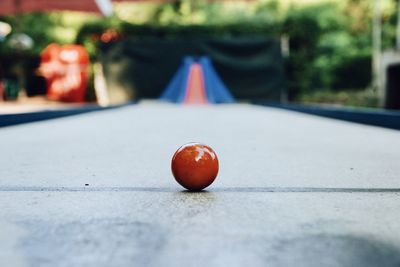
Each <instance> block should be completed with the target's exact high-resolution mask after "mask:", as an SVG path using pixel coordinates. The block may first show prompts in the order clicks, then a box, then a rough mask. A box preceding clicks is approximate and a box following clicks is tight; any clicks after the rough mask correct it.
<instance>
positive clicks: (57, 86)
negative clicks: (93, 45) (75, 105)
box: [40, 44, 90, 102]
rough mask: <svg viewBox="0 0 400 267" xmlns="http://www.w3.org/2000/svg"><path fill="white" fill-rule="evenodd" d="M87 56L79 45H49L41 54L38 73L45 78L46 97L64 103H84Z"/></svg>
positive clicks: (86, 82)
mask: <svg viewBox="0 0 400 267" xmlns="http://www.w3.org/2000/svg"><path fill="white" fill-rule="evenodd" d="M89 63H90V61H89V55H88V53H87V51H86V49H85V48H84V47H83V46H81V45H63V46H60V45H57V44H50V45H49V46H47V47H46V48H45V49H44V50H43V52H42V54H41V65H40V71H41V73H42V74H43V76H44V77H45V78H46V84H47V97H48V98H49V99H51V100H56V101H64V102H84V101H85V94H86V88H87V84H88V76H89V75H88V67H89Z"/></svg>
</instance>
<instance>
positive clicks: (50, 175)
mask: <svg viewBox="0 0 400 267" xmlns="http://www.w3.org/2000/svg"><path fill="white" fill-rule="evenodd" d="M399 137H400V133H399V132H397V131H393V130H388V129H382V128H376V127H370V126H364V125H358V124H352V123H347V122H342V121H336V120H331V119H324V118H320V117H314V116H309V115H303V114H298V113H293V112H290V111H283V110H276V109H271V108H263V107H255V106H251V105H246V104H233V105H221V106H187V107H182V106H176V105H170V104H160V103H153V102H143V103H140V104H138V105H133V106H127V107H122V108H120V109H115V110H110V111H105V112H101V113H92V114H85V115H80V116H76V117H69V118H63V119H58V120H51V121H44V122H38V123H32V124H26V125H19V126H13V127H8V128H3V129H2V130H1V131H0V146H1V147H2V151H3V153H0V160H1V162H3V164H2V168H0V177H1V179H0V226H1V227H0V237H1V239H2V240H3V241H4V242H1V244H0V251H2V253H1V256H0V265H1V266H6V265H9V266H126V265H132V264H134V265H135V266H160V265H162V266H180V264H181V263H182V262H184V263H185V265H187V266H204V265H207V266H225V265H231V266H243V265H245V264H247V265H252V266H265V265H268V266H290V265H296V266H398V265H399V264H400V257H399V256H398V255H400V253H399V251H400V250H399V247H400V238H399V237H398V236H397V235H396V234H395V233H398V232H400V229H399V228H400V225H399V224H398V223H397V221H398V218H399V216H400V204H399V203H400V202H399V196H400V195H399V188H400V180H399V179H398V173H400V165H399V164H398V158H400V150H399V149H398V147H400V138H399ZM187 142H202V143H206V144H209V145H210V146H211V147H212V148H213V149H214V150H215V152H216V153H217V155H218V159H219V164H220V171H219V174H218V177H217V178H216V180H215V181H214V183H213V184H212V185H210V186H209V187H208V188H207V189H206V190H207V191H203V192H196V193H191V192H187V191H183V188H182V187H181V186H180V185H179V184H177V183H176V182H175V180H174V178H173V176H172V173H171V158H172V155H173V153H174V152H175V151H176V149H177V148H178V147H179V146H180V145H182V144H184V143H187ZM5 263H7V264H6V265H5ZM329 264H330V265H329Z"/></svg>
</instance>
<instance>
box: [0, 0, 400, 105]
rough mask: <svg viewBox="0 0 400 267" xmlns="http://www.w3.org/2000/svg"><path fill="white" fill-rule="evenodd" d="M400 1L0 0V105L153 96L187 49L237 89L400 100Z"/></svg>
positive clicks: (287, 97)
mask: <svg viewBox="0 0 400 267" xmlns="http://www.w3.org/2000/svg"><path fill="white" fill-rule="evenodd" d="M52 2H53V3H52ZM399 5H400V4H399V1H398V0H236V1H223V0H220V1H217V0H214V1H211V0H174V1H173V0H171V1H150V0H147V1H121V0H119V1H112V2H110V1H100V0H98V1H94V0H93V1H90V0H80V1H73V0H70V1H69V3H57V2H54V1H43V0H41V1H33V0H3V1H0V81H1V82H0V96H1V97H0V99H1V100H0V101H2V102H1V103H0V106H3V107H7V108H10V107H15V106H18V107H19V108H20V109H21V107H32V106H35V108H36V107H40V106H43V105H45V106H46V107H49V106H53V105H54V106H58V105H64V103H91V104H96V103H97V104H99V105H101V106H107V105H113V104H119V103H124V102H128V101H136V100H140V99H148V98H150V99H151V98H158V97H159V96H160V95H161V94H162V92H163V90H164V89H165V88H166V86H167V85H168V83H169V82H170V80H171V79H172V77H173V75H174V74H175V73H176V71H177V70H178V68H179V66H180V64H181V62H182V60H183V58H184V57H185V56H188V55H194V56H202V55H207V56H209V57H210V58H211V60H212V62H213V64H214V66H215V70H216V72H217V73H218V75H219V76H220V78H221V79H222V81H223V82H224V83H225V85H226V86H227V88H229V90H230V92H231V93H232V95H233V96H234V98H235V99H236V100H238V101H244V102H247V101H266V102H277V103H304V104H326V105H335V106H358V107H373V108H389V109H400V27H399V14H400V7H399ZM60 88H61V89H60ZM22 109H23V110H25V109H24V108H22ZM4 110H5V109H1V110H0V111H4Z"/></svg>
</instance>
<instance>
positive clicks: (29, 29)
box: [0, 0, 398, 100]
mask: <svg viewBox="0 0 400 267" xmlns="http://www.w3.org/2000/svg"><path fill="white" fill-rule="evenodd" d="M299 2H300V1H292V3H294V4H293V5H289V4H287V1H284V0H257V1H227V2H225V1H211V2H210V1H208V0H196V1H193V0H175V1H166V2H165V3H163V4H160V3H151V2H146V3H138V4H132V3H129V4H127V3H121V4H118V6H117V8H116V14H115V15H114V16H113V17H111V18H101V17H93V16H86V15H79V16H76V14H75V13H50V14H47V13H46V14H40V13H34V14H26V15H23V16H20V17H18V18H17V17H15V16H6V17H3V18H1V20H3V21H7V22H9V23H11V24H12V25H13V26H15V25H16V24H17V19H19V21H20V25H21V27H20V29H21V31H22V32H24V33H26V34H28V35H29V36H31V37H32V39H33V40H34V42H35V46H34V47H33V49H32V50H31V51H27V52H26V53H28V54H31V55H35V54H36V55H37V54H38V53H39V52H40V51H41V50H42V49H43V48H44V47H45V46H46V45H48V44H49V43H50V42H57V43H70V42H77V43H81V44H84V45H85V47H86V48H87V49H88V51H89V53H90V54H91V56H92V58H95V57H96V56H98V53H97V51H98V50H97V47H98V45H99V44H100V40H101V35H102V34H103V33H104V32H106V31H109V30H112V31H114V32H117V33H118V36H117V37H118V38H119V37H122V38H123V37H126V36H131V37H134V38H152V37H157V38H175V37H204V36H207V37H210V36H211V37H233V36H243V35H246V36H249V35H250V36H252V35H254V36H259V35H262V36H265V35H274V36H280V35H285V36H288V37H289V40H290V55H289V57H288V58H287V66H286V67H287V68H286V69H287V78H288V83H287V86H288V89H289V95H290V97H291V99H293V100H301V99H303V98H302V96H304V95H313V94H314V93H315V94H316V93H317V92H318V91H322V92H327V91H328V92H335V91H339V92H341V90H342V89H352V88H359V89H363V88H367V87H368V86H369V83H370V80H371V67H370V66H371V45H372V42H371V31H372V28H371V27H372V25H371V22H372V13H373V12H372V11H373V6H372V4H373V1H366V0H329V1H328V0H320V1H314V2H313V3H314V4H307V5H305V4H304V5H303V4H298V3H299ZM308 2H310V1H308ZM381 3H382V7H383V16H382V25H383V33H382V36H383V39H382V44H383V47H384V48H391V47H393V46H394V43H395V33H396V31H395V29H396V23H397V14H396V8H397V6H396V5H397V3H398V0H382V1H381ZM14 29H15V27H14ZM14 52H15V51H14V50H13V48H11V47H9V46H8V45H7V40H6V41H5V42H1V43H0V57H1V55H5V54H7V55H8V57H9V55H11V54H12V53H14Z"/></svg>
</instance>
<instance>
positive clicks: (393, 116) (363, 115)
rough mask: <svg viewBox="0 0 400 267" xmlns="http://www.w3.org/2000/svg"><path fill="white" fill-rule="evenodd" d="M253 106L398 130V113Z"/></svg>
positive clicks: (326, 107) (257, 104) (378, 110)
mask: <svg viewBox="0 0 400 267" xmlns="http://www.w3.org/2000/svg"><path fill="white" fill-rule="evenodd" d="M251 103H252V104H253V105H256V106H264V107H271V108H279V109H285V110H290V111H295V112H300V113H305V114H309V115H315V116H319V117H326V118H331V119H337V120H342V121H349V122H354V123H359V124H364V125H372V126H378V127H383V128H389V129H393V130H400V111H397V110H384V109H375V108H355V107H354V108H352V107H331V106H321V105H302V104H286V103H273V102H266V101H252V102H251Z"/></svg>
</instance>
